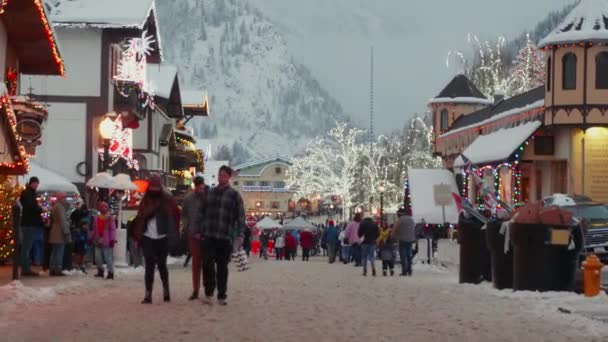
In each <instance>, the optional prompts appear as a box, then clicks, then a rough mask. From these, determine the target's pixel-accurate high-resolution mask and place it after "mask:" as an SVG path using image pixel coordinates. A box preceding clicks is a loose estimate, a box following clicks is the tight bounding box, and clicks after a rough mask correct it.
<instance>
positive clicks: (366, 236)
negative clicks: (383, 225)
mask: <svg viewBox="0 0 608 342" xmlns="http://www.w3.org/2000/svg"><path fill="white" fill-rule="evenodd" d="M379 234H380V231H379V229H378V225H377V224H376V222H374V220H372V219H371V218H370V217H366V218H365V219H363V221H361V224H360V225H359V237H362V238H363V242H362V243H361V252H362V253H361V254H362V258H361V259H362V261H363V276H364V277H365V276H367V262H368V261H369V263H370V264H371V265H372V276H374V277H375V276H376V257H375V252H376V240H377V239H378V235H379Z"/></svg>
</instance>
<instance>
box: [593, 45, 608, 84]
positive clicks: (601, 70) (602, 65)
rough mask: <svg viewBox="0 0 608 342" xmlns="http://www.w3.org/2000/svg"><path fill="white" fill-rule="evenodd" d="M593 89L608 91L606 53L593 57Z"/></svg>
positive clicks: (607, 54)
mask: <svg viewBox="0 0 608 342" xmlns="http://www.w3.org/2000/svg"><path fill="white" fill-rule="evenodd" d="M595 88H597V89H608V52H605V51H604V52H600V53H598V54H597V56H595Z"/></svg>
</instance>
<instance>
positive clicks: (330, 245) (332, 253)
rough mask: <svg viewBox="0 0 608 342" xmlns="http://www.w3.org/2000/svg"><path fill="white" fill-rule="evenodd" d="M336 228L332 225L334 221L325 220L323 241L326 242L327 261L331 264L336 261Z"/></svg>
mask: <svg viewBox="0 0 608 342" xmlns="http://www.w3.org/2000/svg"><path fill="white" fill-rule="evenodd" d="M338 235H339V233H338V229H337V228H336V226H334V221H333V220H329V221H328V222H327V229H325V233H324V236H325V243H326V244H327V256H328V258H329V263H330V264H333V263H334V262H335V261H336V253H337V252H338V251H337V250H336V246H337V245H338Z"/></svg>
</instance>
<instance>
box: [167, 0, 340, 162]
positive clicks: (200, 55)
mask: <svg viewBox="0 0 608 342" xmlns="http://www.w3.org/2000/svg"><path fill="white" fill-rule="evenodd" d="M156 6H157V9H158V16H159V22H160V28H161V34H162V38H163V48H164V54H165V57H166V59H167V62H168V63H171V64H175V65H177V66H178V67H179V69H180V82H181V84H182V89H186V88H192V89H202V90H205V91H207V92H208V94H209V98H210V108H211V116H210V117H209V118H200V119H194V120H192V127H193V128H194V130H195V133H196V134H197V135H198V136H200V137H201V138H204V139H208V140H210V141H211V143H212V145H214V146H213V147H212V148H213V150H215V151H226V150H227V149H226V148H222V145H224V146H227V147H228V150H230V152H231V154H232V159H233V160H232V161H233V162H237V163H238V162H242V161H245V160H247V159H251V158H260V157H266V156H274V155H279V154H280V155H290V154H293V153H295V152H297V151H299V150H300V149H303V148H304V147H305V144H306V142H307V141H309V140H310V139H311V138H314V137H315V136H318V135H323V134H324V133H325V132H326V131H327V130H328V129H329V128H331V127H333V125H334V123H335V121H337V120H338V121H342V120H346V116H345V115H344V114H343V111H342V108H341V106H340V104H339V103H338V102H337V101H336V100H335V99H333V98H332V97H331V96H330V95H329V94H328V93H327V92H326V91H325V90H324V89H323V88H322V87H321V86H320V85H319V83H318V82H317V81H316V80H315V79H314V78H313V77H312V75H311V73H310V72H309V70H308V69H307V68H306V67H304V66H303V65H301V64H298V63H296V62H294V60H293V59H292V57H291V54H290V51H289V49H288V47H287V44H286V41H285V39H284V37H283V36H282V35H281V34H280V33H279V32H278V30H277V29H276V27H275V26H274V25H273V24H272V23H271V22H270V21H269V20H267V19H266V18H265V17H264V16H263V15H262V14H261V12H259V11H258V10H256V9H255V8H253V7H252V6H250V5H249V3H248V2H247V1H243V0H174V1H157V4H156ZM222 157H226V156H225V155H224V156H222Z"/></svg>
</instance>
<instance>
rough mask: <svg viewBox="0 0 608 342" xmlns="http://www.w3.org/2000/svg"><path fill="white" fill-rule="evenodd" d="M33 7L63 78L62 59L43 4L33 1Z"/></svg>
mask: <svg viewBox="0 0 608 342" xmlns="http://www.w3.org/2000/svg"><path fill="white" fill-rule="evenodd" d="M3 1H5V2H8V0H3ZM34 5H36V9H37V10H38V15H39V17H40V20H41V21H42V23H43V24H44V31H45V33H46V39H47V41H48V42H49V44H50V45H51V50H52V53H53V58H54V59H55V64H57V67H59V75H61V76H64V74H65V67H64V65H63V59H61V56H60V55H59V49H58V47H57V43H56V40H55V34H54V32H53V28H52V27H51V25H50V24H49V21H48V19H47V16H46V12H45V11H44V4H43V3H42V1H41V0H34Z"/></svg>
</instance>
